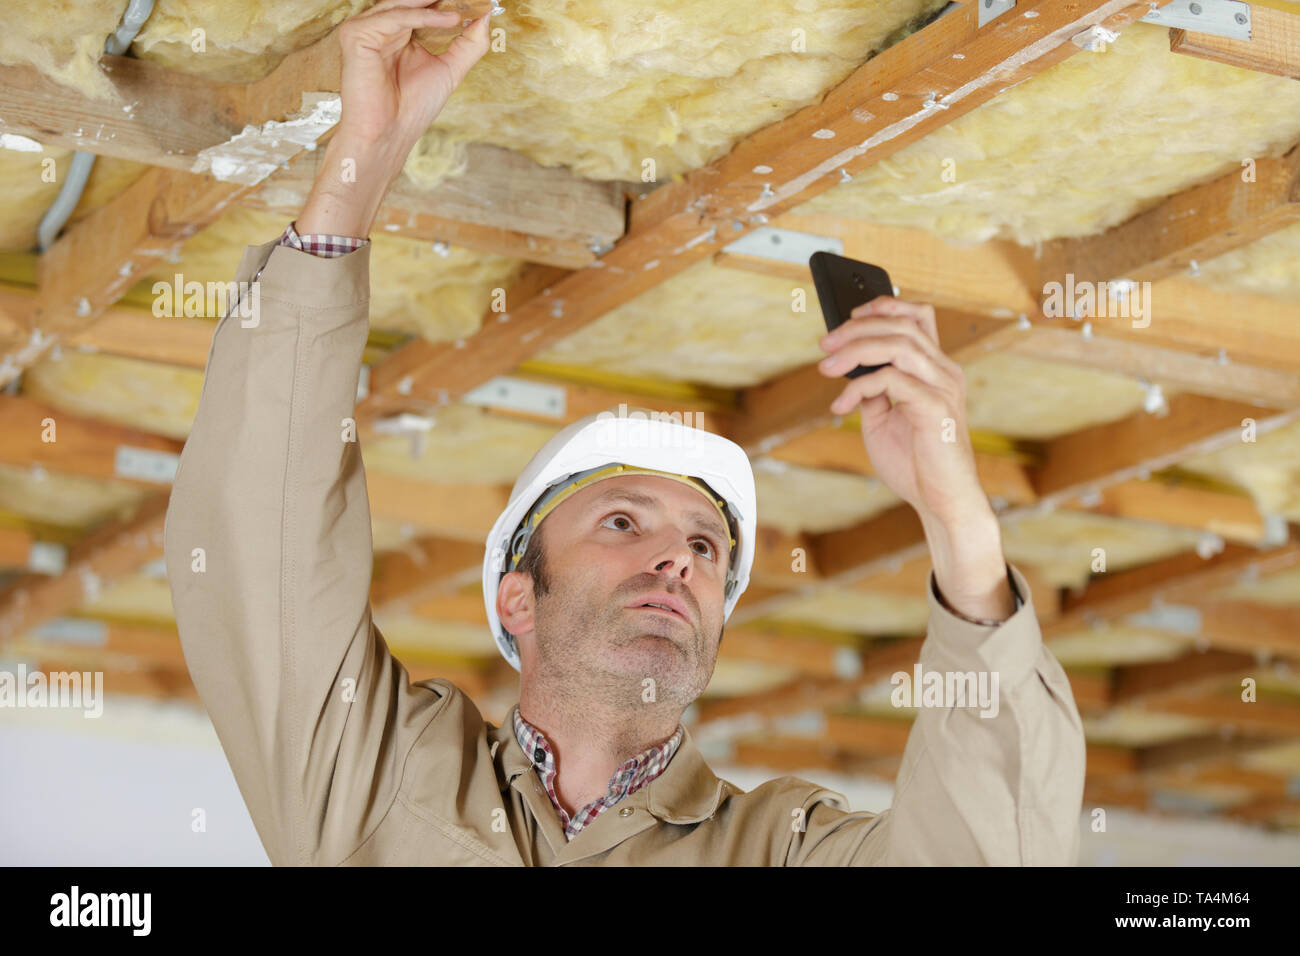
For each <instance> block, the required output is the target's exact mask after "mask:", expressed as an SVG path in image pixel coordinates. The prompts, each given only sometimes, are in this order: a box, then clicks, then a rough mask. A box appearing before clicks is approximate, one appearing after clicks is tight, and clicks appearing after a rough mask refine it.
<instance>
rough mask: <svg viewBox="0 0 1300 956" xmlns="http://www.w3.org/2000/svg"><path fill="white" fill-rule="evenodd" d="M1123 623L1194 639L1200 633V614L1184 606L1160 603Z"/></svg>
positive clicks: (1126, 619) (1198, 611)
mask: <svg viewBox="0 0 1300 956" xmlns="http://www.w3.org/2000/svg"><path fill="white" fill-rule="evenodd" d="M1124 623H1126V624H1129V625H1131V626H1133V627H1154V628H1156V629H1157V630H1161V631H1171V632H1173V633H1175V634H1185V635H1187V636H1188V637H1195V636H1196V635H1198V634H1200V633H1201V612H1200V610H1198V609H1197V608H1195V607H1191V606H1189V605H1185V604H1163V603H1162V604H1156V605H1153V606H1152V607H1151V609H1150V610H1147V611H1141V612H1139V613H1137V614H1130V615H1128V616H1127V617H1126V618H1124Z"/></svg>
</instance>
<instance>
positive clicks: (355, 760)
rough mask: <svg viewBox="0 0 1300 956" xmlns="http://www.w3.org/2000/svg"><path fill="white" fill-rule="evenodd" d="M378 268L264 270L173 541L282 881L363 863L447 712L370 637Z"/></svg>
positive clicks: (185, 472) (190, 456) (176, 505)
mask: <svg viewBox="0 0 1300 956" xmlns="http://www.w3.org/2000/svg"><path fill="white" fill-rule="evenodd" d="M369 260H370V247H369V245H366V246H364V247H362V248H360V249H358V250H356V251H354V252H352V253H349V254H348V255H345V256H341V257H339V258H333V259H327V258H318V257H315V256H312V255H309V254H307V253H305V252H301V251H298V250H296V249H293V248H291V247H288V246H284V245H279V244H277V242H269V243H266V244H265V245H262V246H250V247H249V248H248V249H247V250H246V251H245V254H244V258H243V261H242V262H241V263H240V267H239V271H238V274H237V276H236V279H237V282H238V283H240V288H241V289H245V290H246V291H245V292H244V294H243V296H242V297H241V300H243V302H244V303H245V304H241V305H240V306H239V307H238V308H235V309H233V310H232V311H230V313H229V314H228V315H227V316H226V317H225V318H223V319H222V320H221V321H220V322H219V323H218V325H217V328H216V332H215V333H214V335H213V340H212V345H211V348H210V351H209V353H208V365H207V374H206V377H205V378H204V382H203V391H202V395H201V398H200V401H199V407H198V412H197V415H196V417H195V420H194V426H193V429H192V431H191V433H190V437H189V440H188V441H187V442H186V443H185V447H184V450H183V452H182V454H181V458H180V464H179V468H178V471H177V474H176V478H175V481H174V484H173V487H172V494H171V502H170V505H169V507H168V511H167V518H166V525H165V530H164V554H165V559H166V565H167V578H168V581H169V584H170V587H171V593H172V601H173V605H174V608H175V612H176V622H177V628H178V630H179V633H180V639H181V645H182V648H183V650H184V653H185V660H186V663H187V665H188V667H189V670H190V674H191V677H192V678H193V681H194V685H195V687H196V688H197V690H198V692H199V695H200V697H201V699H202V701H203V703H204V705H205V707H206V708H207V710H208V713H209V715H210V716H211V719H212V723H213V725H214V727H215V728H216V731H217V735H218V737H219V738H220V740H221V744H222V747H223V749H224V750H225V753H226V756H227V758H228V760H229V761H230V765H231V768H232V770H233V772H234V775H235V779H236V781H237V782H238V784H239V788H240V792H241V793H242V794H243V797H244V800H245V802H246V804H247V805H248V809H249V812H250V814H251V815H252V818H253V822H254V824H255V825H256V827H257V831H258V834H259V835H260V836H261V838H262V842H263V845H264V846H265V847H266V850H267V853H268V855H269V856H270V858H271V861H272V862H273V863H275V864H277V865H279V864H333V863H338V862H340V861H342V860H343V859H345V858H346V857H347V856H348V855H349V853H351V852H352V851H353V850H354V849H355V848H356V847H357V846H359V845H360V844H361V843H362V842H363V841H364V840H365V839H366V837H367V836H368V835H369V834H370V832H372V831H373V829H374V828H375V827H376V826H377V825H378V824H379V822H380V821H381V820H382V819H383V816H384V815H385V813H387V811H388V808H389V807H390V806H391V805H392V803H393V801H394V800H395V798H396V795H397V788H398V785H399V783H400V780H401V773H402V767H403V763H404V760H405V758H406V755H407V753H408V752H409V751H410V749H411V747H412V745H413V744H414V742H415V740H416V738H417V737H418V736H419V733H420V731H421V730H422V729H423V727H425V726H426V725H428V723H429V722H430V720H431V719H432V718H433V716H434V715H435V714H436V713H437V712H438V709H439V707H440V706H441V704H442V702H443V700H442V698H440V696H439V695H438V694H437V693H436V692H435V691H434V690H432V689H430V688H427V687H423V686H417V687H411V686H410V684H409V682H408V677H407V674H406V671H405V670H404V669H403V668H402V667H401V665H400V664H399V663H398V662H397V661H396V659H394V658H393V657H392V655H391V654H390V653H389V652H388V649H387V646H386V645H385V643H384V639H383V636H382V635H381V634H380V633H379V631H378V630H377V629H376V628H375V627H374V625H373V623H372V620H371V609H370V604H369V591H370V576H371V569H372V560H373V558H372V553H371V534H370V511H369V507H368V501H367V497H366V484H365V473H364V471H363V469H362V462H361V453H360V447H359V445H358V442H357V440H356V438H355V427H349V422H350V420H351V418H352V416H353V414H354V407H355V404H356V397H357V381H358V376H359V373H360V366H361V355H362V350H363V348H364V346H365V342H366V333H367V325H368V316H367V313H368V305H369ZM254 280H256V281H254ZM246 284H247V285H246Z"/></svg>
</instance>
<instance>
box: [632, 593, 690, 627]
mask: <svg viewBox="0 0 1300 956" xmlns="http://www.w3.org/2000/svg"><path fill="white" fill-rule="evenodd" d="M628 609H629V610H633V611H656V612H658V613H660V614H669V615H672V616H673V617H676V618H679V619H680V620H683V621H685V622H686V623H687V624H689V623H690V621H691V619H690V617H689V616H688V615H687V613H686V606H685V605H684V604H682V602H681V601H679V600H678V599H677V598H674V597H672V596H670V595H667V594H650V595H647V596H646V598H645V599H644V600H641V601H638V602H637V603H636V604H631V605H629V606H628Z"/></svg>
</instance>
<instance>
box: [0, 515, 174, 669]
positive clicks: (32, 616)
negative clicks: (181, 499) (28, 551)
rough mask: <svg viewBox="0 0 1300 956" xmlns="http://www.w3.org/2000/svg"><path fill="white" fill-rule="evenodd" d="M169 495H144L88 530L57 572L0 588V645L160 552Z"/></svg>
mask: <svg viewBox="0 0 1300 956" xmlns="http://www.w3.org/2000/svg"><path fill="white" fill-rule="evenodd" d="M167 500H168V495H166V494H155V495H151V496H150V497H148V498H146V499H145V500H144V502H143V503H142V504H141V505H140V507H139V508H138V509H136V512H135V514H134V515H132V516H131V517H130V518H129V519H127V520H114V521H111V522H109V523H107V524H106V525H103V526H101V527H100V528H98V529H96V530H95V531H93V532H91V533H90V534H89V535H87V536H86V537H85V538H84V539H83V540H82V541H80V542H79V543H78V544H77V545H76V547H74V548H73V549H72V550H71V552H70V553H69V555H68V564H67V568H66V569H65V570H64V572H63V573H62V574H59V575H56V576H53V577H44V576H41V575H23V576H22V577H19V578H18V579H17V580H16V581H14V582H13V583H11V584H10V585H9V586H8V587H7V588H5V590H4V591H3V592H0V646H3V645H4V644H5V643H7V642H8V641H10V640H12V639H14V638H16V637H18V636H19V635H22V634H24V633H26V632H27V631H29V630H31V629H32V628H35V627H39V626H40V625H41V624H44V623H45V622H46V621H49V620H52V619H53V618H56V617H60V616H62V615H63V614H65V613H67V612H68V611H70V610H73V609H75V608H77V607H79V606H80V605H81V604H83V603H85V602H87V601H91V600H94V598H96V597H97V596H98V595H99V594H100V593H102V592H103V591H104V590H106V589H107V588H108V587H109V585H111V584H112V583H113V582H114V581H116V580H117V579H119V578H122V577H124V576H126V575H128V574H131V573H133V572H135V571H136V570H138V569H139V568H140V566H141V565H144V564H147V563H148V562H150V561H152V560H154V559H155V558H159V557H161V556H162V553H163V550H162V536H163V518H164V517H165V515H166V513H167Z"/></svg>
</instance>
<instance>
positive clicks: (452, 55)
mask: <svg viewBox="0 0 1300 956" xmlns="http://www.w3.org/2000/svg"><path fill="white" fill-rule="evenodd" d="M487 48H488V15H487V14H486V13H485V14H484V15H483V16H481V17H479V18H478V19H477V20H475V21H474V22H473V23H471V24H470V25H469V26H468V27H466V28H465V30H464V31H462V32H461V34H460V35H459V36H457V37H456V39H454V40H452V41H451V45H450V46H448V47H447V49H446V50H445V51H443V52H442V53H441V54H439V57H438V58H439V59H440V60H442V61H443V62H444V63H446V64H447V67H448V68H449V69H450V70H451V75H452V78H453V80H454V81H455V84H456V85H457V86H459V85H460V82H461V80H463V79H465V77H466V75H467V74H468V73H469V71H470V68H471V67H472V66H473V65H474V64H475V63H477V62H478V61H479V60H480V59H481V58H482V57H483V54H484V53H486V52H487Z"/></svg>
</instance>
